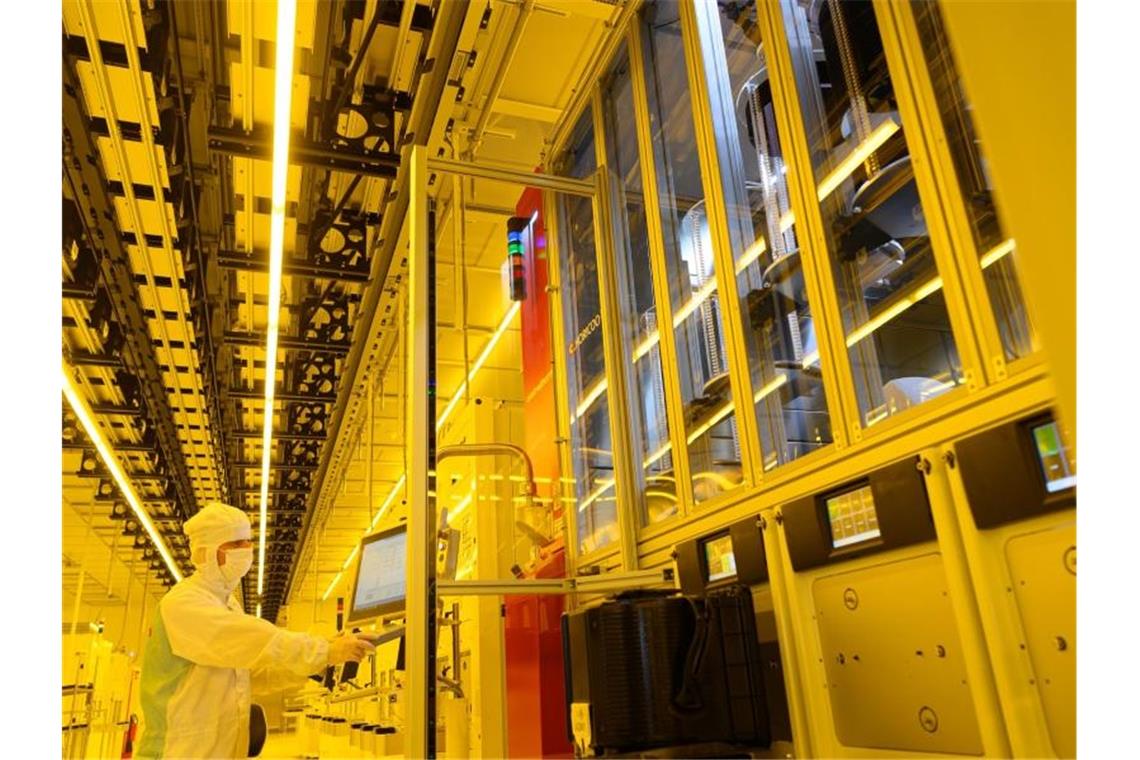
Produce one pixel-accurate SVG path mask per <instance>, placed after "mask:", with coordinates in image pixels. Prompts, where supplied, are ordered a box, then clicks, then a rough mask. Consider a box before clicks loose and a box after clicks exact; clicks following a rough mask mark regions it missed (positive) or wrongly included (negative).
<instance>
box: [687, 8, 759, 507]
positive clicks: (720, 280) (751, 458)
mask: <svg viewBox="0 0 1140 760" xmlns="http://www.w3.org/2000/svg"><path fill="white" fill-rule="evenodd" d="M679 7H680V11H681V37H682V39H683V41H684V49H685V69H686V72H687V73H688V77H689V95H690V99H691V101H692V108H693V125H694V127H695V129H696V137H697V153H698V155H699V157H700V164H701V185H702V187H703V188H704V191H705V208H706V209H707V215H708V222H709V235H710V236H711V237H712V242H713V262H714V270H715V272H716V277H717V283H716V285H717V291H718V292H719V293H720V302H721V304H722V305H723V307H722V308H721V320H722V323H723V324H722V327H723V329H724V333H725V340H724V342H725V347H726V348H727V349H728V368H729V379H730V380H731V386H732V397H733V401H734V403H735V410H734V412H733V417H734V419H735V420H736V430H737V438H738V439H739V441H740V458H741V461H740V464H741V469H742V474H743V482H742V483H741V485H740V486H737V488H736V489H733V491H736V490H739V489H747V488H748V487H749V486H752V485H755V484H756V483H757V482H758V479H757V477H756V473H758V472H759V471H760V470H762V469H763V464H762V462H763V457H762V456H761V454H760V451H759V448H760V434H759V431H758V430H757V427H756V414H755V412H754V411H753V401H752V378H751V377H750V376H749V373H748V355H747V352H746V351H745V340H744V326H743V320H742V319H741V317H740V294H739V293H738V292H737V290H736V267H735V264H736V262H735V261H734V260H733V256H732V238H731V235H730V233H729V230H728V210H727V208H726V206H725V201H724V192H723V190H722V188H721V184H720V178H721V166H720V156H719V155H718V154H717V136H716V134H715V131H714V129H713V125H714V123H715V121H716V119H715V118H714V115H713V108H714V104H713V102H712V96H711V94H710V90H711V88H710V86H709V77H710V76H715V75H716V74H715V72H710V71H708V69H707V68H706V66H705V65H704V64H705V56H706V54H707V53H708V49H707V46H708V43H709V42H710V41H712V36H711V35H708V34H706V33H705V32H707V28H706V26H705V25H704V24H702V23H701V17H702V15H703V14H704V13H708V12H712V13H714V14H715V13H716V12H717V6H716V5H714V4H705V3H697V2H696V0H682V1H681V2H680V3H679ZM717 33H718V34H719V30H718V32H717ZM716 39H719V37H717V38H716ZM729 493H732V491H730V492H729ZM721 498H726V497H725V496H723V495H721V496H718V497H717V498H716V499H711V500H710V503H713V504H715V502H716V501H717V499H721ZM703 506H707V505H703Z"/></svg>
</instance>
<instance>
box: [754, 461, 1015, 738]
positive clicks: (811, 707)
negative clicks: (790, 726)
mask: <svg viewBox="0 0 1140 760" xmlns="http://www.w3.org/2000/svg"><path fill="white" fill-rule="evenodd" d="M913 453H914V452H911V454H912V455H913ZM918 454H919V456H921V457H922V458H923V460H925V461H926V462H935V461H939V451H938V450H937V449H936V448H932V447H928V448H925V449H923V450H921V451H920V452H918ZM858 472H865V470H859V471H858ZM852 474H853V475H855V474H856V473H852ZM926 483H927V487H928V489H929V493H930V505H931V512H932V514H933V516H934V521H935V526H936V532H937V539H936V540H934V541H930V542H926V543H923V544H920V545H917V546H911V547H906V548H903V549H897V550H893V551H888V552H882V553H878V554H874V555H871V556H868V557H862V558H859V559H853V560H849V561H847V562H845V563H844V564H843V566H842V571H843V572H848V571H856V570H861V569H865V568H871V567H876V566H880V565H884V564H888V563H892V562H898V561H903V560H906V559H912V558H916V557H919V556H924V555H930V554H937V555H939V557H940V559H941V561H942V563H943V570H944V572H945V577H946V581H947V589H948V591H949V594H950V601H951V605H952V607H953V610H954V622H955V625H956V629H957V633H958V635H959V636H960V637H961V643H962V646H963V649H964V651H963V658H964V660H965V666H966V671H967V674H968V678H969V686H970V693H971V696H972V698H973V701H974V707H975V713H976V717H977V719H978V727H979V731H980V734H981V739H982V744H983V747H984V754H985V756H987V757H993V756H996V757H1008V756H1009V755H1010V749H1009V740H1008V738H1007V735H1006V731H1005V726H1004V725H1003V722H1002V720H1001V711H1000V710H999V709H998V699H997V691H996V687H995V679H994V676H993V670H992V667H991V664H990V659H989V652H988V651H987V649H986V646H985V638H984V635H983V632H982V625H981V620H980V617H979V614H978V605H977V600H976V597H975V594H974V588H973V586H972V584H971V582H970V574H969V571H968V569H967V567H966V566H965V562H964V558H963V556H962V548H961V540H960V539H961V536H960V534H959V533H958V531H957V530H956V525H955V523H954V512H955V508H954V503H953V500H952V498H951V497H950V495H949V486H948V484H947V479H946V474H945V470H944V468H943V467H934V466H933V465H932V469H931V472H930V473H929V474H928V475H927V477H926ZM814 490H819V489H818V488H816V489H814ZM764 514H765V515H770V516H771V517H770V518H768V517H766V524H767V527H766V533H773V532H774V533H775V534H776V536H774V537H772V538H769V537H768V536H767V535H766V536H765V547H766V548H767V547H768V546H769V545H770V544H774V545H775V548H776V549H777V551H775V552H772V551H770V552H769V555H768V567H769V576H770V579H771V584H772V587H773V595H774V598H775V599H778V600H779V601H778V603H777V605H776V607H777V623H778V625H779V630H780V634H781V637H783V636H784V635H785V633H786V634H787V635H789V637H790V638H789V640H790V641H791V642H792V646H791V647H789V648H788V649H789V650H790V656H789V657H787V658H786V660H785V664H784V668H785V672H788V671H791V670H795V671H796V673H795V675H794V676H792V677H790V678H789V679H788V680H789V683H797V684H799V685H800V688H802V690H803V693H802V694H801V695H800V699H802V700H803V702H804V707H805V708H806V713H807V716H806V719H805V720H804V721H803V722H804V723H806V724H807V726H808V727H809V728H808V731H807V733H806V734H800V735H797V736H796V740H797V747H799V746H800V745H799V738H800V736H807V737H809V740H810V747H811V749H810V750H809V752H810V754H811V755H812V756H818V757H864V758H872V757H890V758H895V757H897V758H902V757H932V756H934V757H941V756H945V755H944V754H943V753H917V752H902V751H894V750H886V749H877V748H864V747H851V746H845V745H843V744H841V743H840V741H839V739H838V736H837V734H836V729H835V723H834V718H833V715H832V706H831V699H830V696H829V693H828V687H827V678H826V674H825V671H824V670H823V665H822V663H823V661H824V657H825V654H824V652H823V649H822V644H821V638H820V632H819V626H818V623H817V621H816V618H815V613H814V609H813V601H812V600H813V598H814V595H813V584H814V583H815V582H816V581H817V580H819V579H820V578H822V577H824V576H827V575H833V574H835V573H836V572H838V569H837V567H836V566H834V565H828V566H825V567H822V568H814V569H812V570H808V571H804V572H796V571H795V570H794V569H793V568H792V566H791V561H790V559H789V558H788V555H787V539H786V536H785V533H784V527H783V519H782V511H781V508H780V507H777V508H775V509H774V510H768V511H766V512H765V513H764ZM781 613H782V614H783V616H784V619H783V620H781V619H780V615H781ZM783 643H784V639H783V638H781V644H783ZM783 651H785V650H784V648H783V647H781V652H783ZM791 706H792V705H791V704H790V705H789V707H791ZM796 707H797V709H798V708H799V705H796Z"/></svg>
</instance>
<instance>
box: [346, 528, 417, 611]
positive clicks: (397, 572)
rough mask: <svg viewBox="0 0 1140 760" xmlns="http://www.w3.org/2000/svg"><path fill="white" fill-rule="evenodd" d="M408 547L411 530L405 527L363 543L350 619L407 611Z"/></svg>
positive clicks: (380, 534)
mask: <svg viewBox="0 0 1140 760" xmlns="http://www.w3.org/2000/svg"><path fill="white" fill-rule="evenodd" d="M407 546H408V530H407V526H403V525H401V526H400V527H398V528H393V529H392V530H387V531H383V532H382V533H377V534H374V535H371V536H368V537H366V538H365V539H364V541H362V542H361V545H360V560H359V562H358V563H357V569H356V585H355V586H354V587H353V592H352V608H351V609H350V610H349V613H348V619H349V620H351V621H357V620H360V619H362V618H366V617H373V616H377V615H383V614H387V613H389V612H396V611H399V610H401V609H403V608H404V597H405V594H406V576H405V573H406V570H407V565H406V562H405V560H406V558H407Z"/></svg>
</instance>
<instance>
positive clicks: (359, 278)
mask: <svg viewBox="0 0 1140 760" xmlns="http://www.w3.org/2000/svg"><path fill="white" fill-rule="evenodd" d="M218 266H220V267H222V268H223V269H237V270H241V271H246V272H267V271H269V261H268V260H267V259H263V258H260V257H257V256H251V255H247V254H244V253H237V252H236V251H218ZM281 272H282V274H287V275H293V276H299V277H316V278H320V279H324V280H337V281H339V282H357V283H361V284H363V283H367V282H368V272H354V271H351V270H345V269H337V268H336V267H322V266H319V265H317V264H310V263H308V262H306V261H300V260H297V259H294V260H292V261H290V260H288V259H286V260H285V262H284V263H283V264H282V267H281Z"/></svg>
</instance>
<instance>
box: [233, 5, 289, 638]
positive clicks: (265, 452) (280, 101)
mask: <svg viewBox="0 0 1140 760" xmlns="http://www.w3.org/2000/svg"><path fill="white" fill-rule="evenodd" d="M296 27H297V3H296V0H277V47H276V50H277V60H276V62H275V63H274V70H273V78H274V82H273V196H272V205H271V207H270V218H269V305H268V325H267V327H266V339H265V410H264V415H265V417H264V428H263V432H262V436H261V521H260V530H259V536H258V548H257V595H258V596H261V594H262V593H263V592H264V590H265V535H266V532H267V531H266V523H267V522H268V512H269V470H270V461H269V460H270V458H271V456H272V454H273V395H274V391H275V387H274V386H275V385H276V383H277V333H278V330H279V328H280V326H281V266H282V262H283V260H284V256H285V201H286V198H285V192H286V189H287V187H288V179H289V135H290V131H291V127H292V118H291V116H292V109H293V48H294V41H295V39H296ZM245 96H246V97H247V98H248V97H253V93H249V92H247V93H245ZM257 611H258V617H260V616H261V605H260V604H258V605H257Z"/></svg>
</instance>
